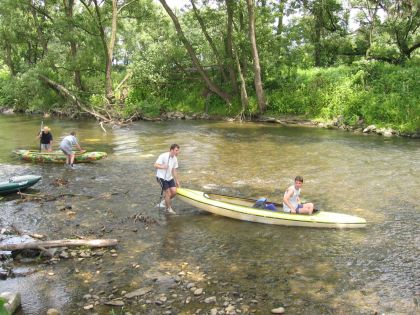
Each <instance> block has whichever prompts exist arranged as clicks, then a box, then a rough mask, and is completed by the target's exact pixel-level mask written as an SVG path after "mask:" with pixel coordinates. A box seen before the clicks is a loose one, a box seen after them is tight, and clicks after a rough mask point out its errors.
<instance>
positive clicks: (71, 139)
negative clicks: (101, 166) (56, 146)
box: [60, 135, 77, 151]
mask: <svg viewBox="0 0 420 315" xmlns="http://www.w3.org/2000/svg"><path fill="white" fill-rule="evenodd" d="M76 144H77V139H76V137H75V136H72V135H70V136H66V137H64V138H63V140H61V143H60V148H61V149H64V150H67V151H71V148H72V146H73V145H76Z"/></svg>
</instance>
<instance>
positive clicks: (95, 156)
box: [13, 150, 107, 163]
mask: <svg viewBox="0 0 420 315" xmlns="http://www.w3.org/2000/svg"><path fill="white" fill-rule="evenodd" d="M13 153H14V154H15V155H16V156H17V157H18V158H20V159H22V160H24V161H28V162H34V163H65V162H66V156H65V154H64V153H63V152H62V151H52V152H39V151H37V150H15V151H13ZM106 157H107V154H106V153H105V152H83V151H75V156H74V162H75V163H88V162H94V161H98V160H101V159H104V158H106Z"/></svg>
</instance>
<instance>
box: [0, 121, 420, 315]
mask: <svg viewBox="0 0 420 315" xmlns="http://www.w3.org/2000/svg"><path fill="white" fill-rule="evenodd" d="M40 120H41V118H39V117H29V116H20V115H10V116H0V143H1V145H0V180H1V181H3V180H5V179H7V178H9V177H10V176H13V175H21V174H40V175H42V177H43V178H42V181H41V182H40V183H39V184H37V185H36V186H34V187H33V188H31V189H29V190H28V193H41V194H47V195H54V196H58V195H60V194H67V195H66V196H65V197H63V198H58V199H56V200H53V201H43V202H39V201H30V202H19V197H18V196H7V197H5V198H3V199H2V200H0V209H1V210H0V222H1V226H2V227H5V226H10V225H11V224H14V225H15V226H17V227H19V228H21V229H24V230H27V231H30V232H36V233H41V234H45V235H47V236H48V239H62V238H75V237H86V238H116V239H118V241H119V245H118V247H117V248H116V250H115V251H111V250H110V249H103V250H95V251H92V252H91V253H93V254H90V256H89V257H85V258H83V257H80V256H77V257H73V258H72V257H70V258H68V259H61V260H59V261H53V262H51V261H49V262H48V263H45V264H40V262H35V263H31V264H25V263H23V262H18V261H16V262H15V268H17V270H18V269H19V268H21V269H26V268H30V269H31V270H32V269H33V271H35V272H33V273H31V274H29V275H27V276H24V277H23V276H18V277H15V278H9V279H7V280H1V281H0V292H2V291H19V292H20V293H21V294H22V310H21V311H20V312H21V314H45V313H46V311H47V310H48V309H49V308H56V309H58V310H60V312H62V314H82V313H86V314H89V313H95V312H96V313H98V314H123V313H124V312H130V313H131V314H136V313H137V314H196V313H197V310H201V311H199V314H210V312H211V310H212V309H217V311H221V310H224V312H225V313H219V314H227V311H226V308H228V307H230V306H232V308H229V310H232V314H233V312H235V313H237V314H239V313H241V314H249V313H255V314H269V313H270V310H271V309H272V308H275V307H279V306H283V307H284V308H285V310H286V312H287V314H374V313H375V312H378V313H385V314H415V313H417V314H418V312H419V308H418V306H417V305H418V304H419V302H420V286H419V284H420V282H419V274H420V270H419V263H418V262H419V250H420V248H419V247H420V239H419V214H420V208H419V205H418V202H419V199H418V197H419V195H420V176H419V175H420V172H419V170H420V141H419V140H412V139H405V138H396V137H394V138H385V137H380V136H376V135H360V134H352V133H348V132H344V131H331V130H325V129H317V128H308V127H285V126H281V125H277V124H264V123H231V122H209V121H168V122H143V121H142V122H136V123H134V124H132V125H130V126H127V127H122V128H114V129H111V128H107V133H104V132H103V130H102V129H101V128H100V127H99V125H98V124H97V123H96V122H95V121H90V120H81V121H72V120H65V119H53V118H51V119H45V120H44V125H48V126H49V127H50V128H51V130H52V134H53V136H54V146H55V147H57V145H58V142H59V139H60V138H62V137H63V136H65V135H66V134H68V133H69V132H70V131H71V130H76V132H77V137H78V138H79V140H80V143H81V145H82V147H83V148H85V149H88V150H89V151H105V152H107V153H108V158H107V159H105V160H102V161H97V162H95V163H90V164H78V165H77V168H76V169H75V170H69V169H66V168H65V167H64V166H63V165H53V164H44V165H42V164H31V163H26V162H22V161H19V160H17V159H16V158H15V157H13V156H12V154H11V152H12V151H13V150H14V149H16V148H33V149H36V148H37V147H38V143H37V140H36V139H35V136H36V133H37V130H39V128H40ZM172 143H177V144H179V145H180V147H181V151H180V154H179V156H178V160H179V164H180V167H179V171H178V172H179V175H180V181H181V185H182V186H183V187H187V188H192V189H197V190H206V191H211V192H215V193H223V194H229V195H237V196H244V197H260V196H265V197H268V198H269V199H270V200H273V201H276V200H277V201H278V200H281V198H282V194H283V191H284V189H285V188H286V187H287V186H288V185H290V184H291V183H292V179H293V178H294V177H295V176H296V175H301V176H303V177H304V184H303V187H302V195H303V197H305V199H306V200H310V201H313V202H314V203H315V204H316V205H317V206H318V207H319V208H321V209H324V210H328V211H334V212H340V213H346V214H351V215H357V216H361V217H363V218H365V219H366V220H367V222H368V225H367V227H366V228H364V229H356V230H339V229H316V228H299V227H284V226H271V225H265V224H257V223H248V222H242V221H236V220H233V219H228V218H224V217H218V216H214V215H210V214H206V213H204V212H202V211H200V210H199V209H196V208H193V207H191V206H189V205H187V204H185V203H183V202H182V201H180V200H175V201H174V209H175V210H176V212H177V215H175V216H170V215H165V214H164V213H163V212H161V211H159V210H158V209H157V208H155V205H156V203H157V202H158V201H159V197H160V188H159V186H158V185H157V183H156V181H155V177H154V173H155V171H154V169H153V163H154V162H155V160H156V158H157V156H158V155H159V154H160V153H162V152H165V151H167V150H168V149H169V146H170V145H171V144H172ZM57 179H66V180H68V184H67V185H58V186H57V185H55V184H56V183H57ZM70 194H73V195H75V196H71V195H70ZM70 207H71V209H70ZM136 215H142V217H143V218H147V219H148V220H149V221H148V222H147V223H144V222H143V221H141V220H140V221H138V220H135V216H136ZM137 218H139V216H138V217H137ZM96 252H98V254H97V255H96ZM145 287H147V288H150V290H151V292H150V293H147V294H145V295H144V296H141V297H139V298H135V299H131V300H124V301H125V305H124V307H123V309H122V310H121V308H120V307H112V306H105V305H103V302H104V301H108V300H113V299H118V298H119V297H121V296H123V295H124V294H125V293H126V292H131V291H134V290H136V289H138V288H145ZM191 287H192V290H196V289H197V288H202V289H203V292H202V293H200V294H197V295H194V294H193V292H192V291H191ZM194 288H195V289H194ZM196 293H198V292H196ZM209 297H215V299H216V301H210V302H209V300H207V302H209V303H206V302H204V299H205V298H209ZM210 300H211V299H210ZM95 302H96V303H95ZM89 305H91V306H92V307H93V308H92V309H91V310H85V309H84V307H86V308H90V306H89ZM87 306H89V307H87ZM235 309H236V310H235ZM213 312H215V311H214V310H213Z"/></svg>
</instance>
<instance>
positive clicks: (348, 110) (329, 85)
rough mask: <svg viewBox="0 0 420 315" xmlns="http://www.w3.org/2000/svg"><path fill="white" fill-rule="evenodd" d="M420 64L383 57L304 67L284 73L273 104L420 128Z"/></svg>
mask: <svg viewBox="0 0 420 315" xmlns="http://www.w3.org/2000/svg"><path fill="white" fill-rule="evenodd" d="M417 72H418V65H417V64H416V63H413V64H407V65H405V66H404V67H401V66H396V65H391V64H387V63H380V62H360V63H358V64H355V65H354V66H351V67H349V66H340V67H336V68H328V69H310V70H300V71H298V72H297V73H296V74H295V75H293V76H291V77H287V78H279V81H280V83H279V87H280V88H279V89H275V90H273V91H269V92H268V100H269V103H270V110H271V111H274V112H278V113H282V114H297V115H305V116H311V117H318V118H321V119H324V120H330V119H334V118H336V117H342V119H343V120H344V122H345V123H347V124H350V125H354V124H356V123H357V121H358V120H359V119H364V120H365V122H366V123H367V124H377V125H379V126H390V127H393V128H396V129H398V130H402V131H410V130H411V131H415V130H418V129H419V128H420V121H419V117H420V104H419V102H418V99H419V96H420V84H419V83H420V82H419V79H418V73H417Z"/></svg>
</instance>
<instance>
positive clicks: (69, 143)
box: [60, 131, 85, 169]
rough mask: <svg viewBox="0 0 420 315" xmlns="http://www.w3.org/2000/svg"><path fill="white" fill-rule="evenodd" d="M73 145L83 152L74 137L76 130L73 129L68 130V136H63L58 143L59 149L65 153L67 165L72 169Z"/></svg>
mask: <svg viewBox="0 0 420 315" xmlns="http://www.w3.org/2000/svg"><path fill="white" fill-rule="evenodd" d="M73 146H76V148H77V149H78V150H80V151H82V152H85V150H82V148H81V147H80V145H79V142H78V141H77V138H76V132H74V131H72V132H70V135H69V136H66V137H64V138H63V140H61V143H60V149H61V151H63V153H64V154H65V155H66V165H69V166H70V168H72V169H74V165H73V163H74V155H75V154H74V152H73V151H72V148H73Z"/></svg>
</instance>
